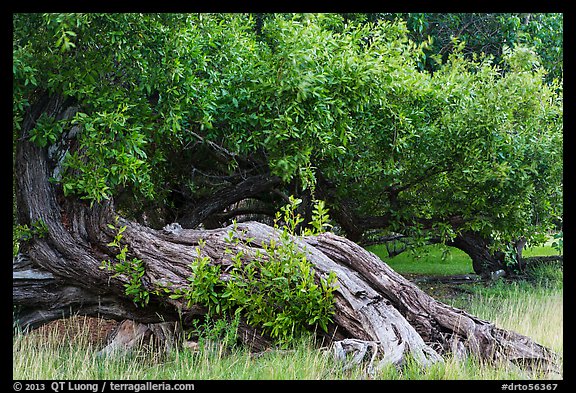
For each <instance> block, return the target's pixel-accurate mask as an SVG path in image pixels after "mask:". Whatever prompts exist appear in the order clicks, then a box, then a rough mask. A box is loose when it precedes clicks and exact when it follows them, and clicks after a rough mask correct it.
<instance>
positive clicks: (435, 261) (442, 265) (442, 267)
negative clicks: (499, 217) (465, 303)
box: [366, 240, 558, 275]
mask: <svg viewBox="0 0 576 393" xmlns="http://www.w3.org/2000/svg"><path fill="white" fill-rule="evenodd" d="M366 249H367V250H368V251H371V252H373V253H374V254H376V255H377V256H378V257H379V258H380V259H382V260H383V261H384V262H386V263H387V264H388V265H389V266H390V267H391V268H392V269H394V270H395V271H397V272H399V273H402V274H422V275H458V274H472V273H474V270H473V269H472V259H470V257H469V256H468V255H467V254H466V253H465V252H464V251H462V250H459V249H457V248H455V247H449V246H445V245H442V244H433V245H429V246H423V247H416V248H414V249H411V250H407V251H405V252H403V253H401V254H399V255H396V256H394V257H392V258H390V257H389V256H388V250H387V249H386V247H385V246H384V245H382V244H377V245H373V246H368V247H366ZM546 255H558V251H556V249H554V248H553V247H552V240H549V241H547V242H546V243H545V244H544V245H542V246H533V247H530V248H525V249H524V250H523V252H522V256H523V257H532V256H546Z"/></svg>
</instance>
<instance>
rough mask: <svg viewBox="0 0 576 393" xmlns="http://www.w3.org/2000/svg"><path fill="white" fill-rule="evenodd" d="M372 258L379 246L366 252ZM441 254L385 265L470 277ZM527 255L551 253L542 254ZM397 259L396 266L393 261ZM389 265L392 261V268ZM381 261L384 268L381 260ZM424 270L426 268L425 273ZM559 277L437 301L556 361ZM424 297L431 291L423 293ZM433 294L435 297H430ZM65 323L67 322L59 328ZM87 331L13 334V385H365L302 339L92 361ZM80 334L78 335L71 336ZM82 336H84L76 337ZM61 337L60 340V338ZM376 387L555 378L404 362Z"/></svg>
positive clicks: (537, 276)
mask: <svg viewBox="0 0 576 393" xmlns="http://www.w3.org/2000/svg"><path fill="white" fill-rule="evenodd" d="M372 248H373V249H374V248H375V249H376V251H378V247H372ZM442 251H443V250H442V249H441V248H439V247H437V246H432V247H430V250H429V252H428V253H426V254H424V256H423V257H421V258H417V259H415V258H412V259H411V258H410V255H411V254H410V253H403V254H405V255H403V254H401V255H400V256H397V257H395V258H390V266H391V267H392V268H394V269H395V270H397V271H398V272H400V273H404V274H405V273H421V274H461V273H470V271H471V263H470V261H467V260H466V258H467V257H466V258H464V257H463V256H462V255H460V253H459V252H454V250H451V252H450V253H449V254H448V255H447V258H446V259H445V260H444V261H436V260H434V256H436V258H437V257H439V256H441V253H442ZM530 253H535V254H539V255H542V254H543V253H548V255H549V254H554V253H555V251H554V250H549V249H546V248H542V249H533V250H531V251H530ZM401 256H402V259H398V258H399V257H401ZM392 260H394V261H392ZM387 262H388V261H387ZM426 265H429V266H426ZM562 278H563V272H562V268H561V267H558V266H554V265H544V266H539V267H535V268H534V269H533V270H532V271H531V272H530V274H529V276H528V278H527V279H525V280H523V281H515V282H507V281H504V280H499V281H496V282H492V283H490V284H488V285H487V284H484V283H475V284H468V285H467V286H462V288H463V289H465V292H462V291H458V293H459V295H458V296H447V297H440V298H439V300H441V301H443V302H446V303H448V304H452V305H453V306H455V307H459V308H462V309H464V310H466V311H468V312H470V313H471V314H473V315H476V316H478V317H480V318H482V319H486V320H489V321H491V322H494V323H495V324H496V325H497V326H499V327H502V328H505V329H509V330H513V331H516V332H518V333H521V334H524V335H527V336H529V337H531V338H532V339H534V340H535V341H536V342H538V343H540V344H543V345H545V346H547V347H549V348H551V349H552V350H554V351H556V352H557V353H558V354H560V355H562V353H563V298H562V291H563V280H562ZM423 289H425V290H427V291H428V290H431V288H423ZM431 292H434V291H431ZM64 323H65V324H66V323H68V322H64ZM88 330H89V328H88V326H85V329H82V327H81V328H80V329H77V328H75V329H74V328H73V327H72V326H70V329H64V331H62V330H60V331H55V330H54V331H50V330H49V329H47V330H45V331H44V333H43V334H28V335H22V334H21V333H19V332H15V333H14V335H13V357H12V371H13V378H14V379H33V380H42V379H44V380H46V379H48V380H55V379H56V380H57V379H66V380H77V379H82V380H98V379H108V380H119V379H131V380H157V379H163V380H210V379H215V380H343V379H347V380H359V379H366V378H368V376H367V374H366V370H365V369H364V368H362V367H357V368H353V369H351V370H347V371H343V370H342V367H341V365H340V364H338V363H337V362H336V361H335V360H334V358H333V356H332V352H331V351H327V350H321V349H318V348H317V347H315V346H314V345H313V343H312V342H311V341H310V340H307V339H303V340H301V342H298V343H297V344H296V345H295V346H294V348H293V350H291V351H271V352H269V353H264V354H262V356H253V355H251V354H250V353H249V352H248V351H247V350H245V349H243V348H240V347H238V348H236V347H234V348H232V349H229V350H223V348H222V347H221V346H218V345H216V344H214V343H213V342H211V341H207V342H206V343H205V344H204V345H203V346H202V347H201V349H200V350H199V351H192V350H190V349H188V348H182V349H179V350H175V351H173V352H172V353H170V354H168V355H165V356H159V355H158V354H157V352H154V351H142V352H139V353H134V354H131V355H126V356H118V357H114V358H107V359H102V358H99V357H97V356H96V352H97V351H98V350H99V349H101V347H102V345H101V344H95V343H94V342H93V340H90V338H89V333H88ZM78 331H80V334H78ZM82 332H84V333H82ZM62 335H64V336H62ZM371 378H374V379H380V380H422V379H425V380H518V379H531V380H532V379H533V380H541V379H555V378H558V376H550V375H544V374H542V373H538V372H533V373H525V372H521V371H519V370H518V369H512V368H509V367H505V366H503V365H500V366H497V365H486V364H480V363H479V362H478V361H476V360H474V359H472V358H469V359H465V360H464V361H462V360H457V359H454V358H452V357H448V358H447V359H445V362H444V363H441V364H435V365H433V366H431V367H429V368H427V369H420V368H419V367H417V366H416V365H415V364H414V363H413V362H410V361H408V362H407V363H406V364H405V366H404V367H402V368H400V369H396V368H395V367H385V368H384V369H382V370H381V371H380V372H379V373H377V374H376V375H373V376H371Z"/></svg>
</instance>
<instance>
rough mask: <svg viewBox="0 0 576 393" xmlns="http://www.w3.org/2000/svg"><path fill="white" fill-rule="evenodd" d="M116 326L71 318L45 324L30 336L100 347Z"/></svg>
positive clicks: (103, 320) (87, 318) (96, 320)
mask: <svg viewBox="0 0 576 393" xmlns="http://www.w3.org/2000/svg"><path fill="white" fill-rule="evenodd" d="M117 324H118V322H117V321H114V320H109V319H103V318H97V317H86V316H73V317H70V318H65V319H58V320H56V321H52V322H50V323H47V324H46V325H43V326H41V327H39V328H38V329H36V330H34V331H33V332H31V333H30V334H34V335H39V336H44V338H45V339H53V340H58V341H61V342H70V341H74V342H84V343H86V344H91V345H93V346H95V347H102V346H104V345H105V343H106V339H107V337H108V334H109V333H110V332H111V331H112V330H113V329H114V328H115V327H116V325H117Z"/></svg>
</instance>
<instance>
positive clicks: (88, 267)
mask: <svg viewBox="0 0 576 393" xmlns="http://www.w3.org/2000/svg"><path fill="white" fill-rule="evenodd" d="M42 112H48V114H50V115H54V116H56V118H58V117H61V116H70V115H71V113H73V110H71V109H70V108H69V107H68V106H67V104H66V103H65V102H64V100H62V99H59V98H58V97H57V96H53V97H46V98H45V99H43V100H41V101H40V102H39V103H38V104H37V105H35V106H33V107H32V108H31V111H30V113H29V115H28V116H27V117H26V119H25V121H24V124H23V133H24V134H23V138H22V140H21V141H20V143H19V146H18V151H17V165H16V170H17V181H18V202H19V211H20V220H21V222H22V223H27V224H31V223H32V222H35V221H37V220H42V221H43V222H44V224H45V225H46V227H47V229H48V231H47V234H46V235H45V236H42V237H34V238H33V239H31V240H30V241H27V242H26V243H25V244H24V245H23V246H22V255H21V256H20V257H19V258H16V259H14V261H13V300H14V304H15V306H17V308H18V312H17V314H16V316H15V317H16V318H17V319H18V322H19V323H20V324H21V325H22V326H23V327H24V328H34V327H37V326H39V325H41V324H43V323H46V322H48V321H50V320H53V319H56V318H59V317H61V316H62V315H68V314H70V313H71V312H73V313H80V314H88V315H101V316H105V317H111V318H115V319H118V320H121V319H131V320H134V321H137V322H141V323H145V324H149V323H158V322H169V321H176V320H180V321H181V323H182V324H184V325H186V324H188V323H190V321H191V320H192V319H194V318H197V317H198V316H201V315H203V314H205V312H206V310H205V309H204V308H203V307H202V306H201V305H192V306H191V307H188V305H187V304H186V301H185V300H182V299H170V298H169V297H164V296H154V295H151V299H150V302H149V304H148V306H146V307H137V306H135V305H134V303H133V302H132V301H131V300H130V299H129V298H128V297H127V296H126V295H125V293H124V284H126V283H127V282H128V278H127V277H125V276H122V275H121V276H119V277H116V278H114V277H112V273H111V272H109V271H107V270H105V269H101V268H100V266H101V262H102V261H103V260H107V259H111V258H113V257H114V255H115V254H116V251H115V250H114V249H112V248H111V247H110V246H109V245H108V243H109V242H110V241H111V240H112V239H113V238H114V236H115V234H116V232H115V230H114V229H112V228H110V227H109V226H108V224H111V223H115V222H116V217H117V213H116V212H115V211H114V207H113V204H112V203H111V202H105V203H101V204H95V205H94V206H92V207H91V206H90V205H88V204H86V203H83V202H81V201H78V200H76V199H73V198H64V197H63V196H62V195H61V194H60V193H59V191H58V189H57V187H56V186H55V185H53V184H51V183H50V182H48V178H49V177H50V176H52V171H53V169H54V166H55V163H54V162H52V161H51V159H50V157H49V155H48V150H47V149H42V148H39V147H38V146H36V145H34V144H32V143H30V142H29V141H28V140H27V137H26V133H27V132H28V131H29V130H30V129H31V128H32V127H33V125H34V124H35V120H36V119H37V118H38V116H39V115H40V114H41V113H42ZM68 135H69V134H68ZM64 142H66V141H65V140H64ZM62 146H64V148H65V146H67V144H66V143H63V144H62ZM116 225H117V226H118V227H120V226H125V227H126V229H125V231H124V232H123V238H122V242H123V243H124V244H126V245H128V249H129V257H130V258H133V257H135V258H138V259H140V260H142V261H143V263H144V267H145V274H144V275H143V277H142V278H141V282H142V285H143V286H144V288H145V289H146V290H148V291H149V292H153V291H154V290H155V289H158V288H160V287H163V286H166V285H171V286H172V287H173V288H178V287H185V286H187V285H188V281H187V278H188V277H189V276H190V275H191V271H190V268H189V266H188V265H189V264H190V263H191V262H192V261H194V260H195V259H196V258H197V256H198V255H197V249H198V246H199V245H200V243H201V242H205V245H204V246H203V247H202V248H201V254H202V256H204V257H207V258H209V260H210V263H211V264H217V265H221V266H222V267H224V269H223V271H224V272H226V267H228V266H230V265H231V264H232V261H231V257H230V255H229V254H227V253H225V252H224V250H225V249H227V248H230V247H236V249H235V251H243V253H244V255H246V256H248V257H249V256H251V255H255V254H256V251H260V252H261V253H262V254H263V255H264V257H265V255H266V253H265V251H264V245H265V244H267V243H269V241H270V239H271V238H275V237H277V236H278V233H277V230H275V229H274V228H272V227H270V226H267V225H265V224H261V223H257V222H247V223H241V224H238V231H237V232H236V236H239V237H242V238H243V239H244V240H246V239H250V240H249V241H246V242H240V243H238V244H237V245H235V246H232V245H231V244H229V242H227V241H226V237H227V236H228V233H229V231H230V230H231V229H232V228H219V229H213V230H194V229H182V228H181V227H179V226H174V227H173V228H174V229H169V228H167V229H165V230H155V229H151V228H148V227H145V226H142V225H140V224H138V223H136V222H132V221H129V220H126V219H124V218H119V219H118V221H117V224H116ZM292 240H293V241H294V242H295V243H296V244H297V245H298V247H300V248H301V249H302V250H305V252H306V253H307V256H308V259H309V261H310V262H311V263H312V264H313V265H314V268H315V270H316V274H317V275H318V276H325V275H327V274H329V273H330V272H334V273H335V274H336V276H337V279H338V289H337V290H336V292H335V310H336V311H335V315H334V317H333V323H332V324H331V325H329V326H328V332H321V333H318V335H319V338H323V339H324V340H325V341H327V342H331V341H340V340H344V339H356V340H363V341H366V342H370V343H375V345H376V346H377V348H378V355H379V356H378V358H379V359H380V360H379V361H380V362H383V363H386V362H391V363H394V364H401V363H402V362H403V361H404V360H405V359H406V357H407V356H411V357H413V358H414V359H415V360H416V361H417V362H418V363H419V364H421V365H423V366H426V365H429V364H432V363H435V362H439V361H442V359H443V356H445V355H446V354H449V353H456V354H458V355H465V354H473V355H475V356H477V357H479V358H480V359H483V360H486V361H498V360H505V361H510V362H513V363H516V364H531V365H533V364H539V365H541V366H544V367H547V368H549V369H552V370H555V369H556V367H557V357H556V355H555V354H554V353H553V352H552V351H550V350H549V349H547V348H545V347H543V346H541V345H539V344H537V343H535V342H533V341H532V340H531V339H529V338H528V337H525V336H522V335H520V334H517V333H514V332H511V331H506V330H503V329H500V328H498V327H496V326H494V325H493V324H492V323H490V322H488V321H484V320H481V319H479V318H477V317H475V316H473V315H470V314H468V313H466V312H465V311H463V310H459V309H456V308H453V307H450V306H448V305H445V304H443V303H441V302H438V301H436V300H435V299H433V298H431V297H430V296H428V295H427V294H426V293H425V292H423V291H422V290H420V289H419V288H418V287H417V286H415V285H414V284H412V283H411V282H409V281H408V280H406V279H404V278H403V277H402V276H401V275H399V274H397V273H395V272H394V271H393V270H392V269H390V268H389V267H388V266H387V265H386V264H385V263H383V262H382V261H381V260H380V259H379V258H378V257H377V256H376V255H374V254H372V253H370V252H368V251H366V250H364V249H363V248H362V247H360V246H359V245H357V244H355V243H353V242H352V241H350V240H348V239H346V238H343V237H339V236H336V235H334V234H330V233H325V234H322V235H319V236H312V237H305V238H293V239H292ZM221 278H222V279H227V278H228V277H227V275H226V273H224V274H223V276H222V277H221ZM179 315H181V318H180V317H179ZM184 327H185V326H184ZM239 333H240V339H241V340H242V341H243V342H244V343H245V344H247V345H250V346H251V347H253V348H254V349H255V350H262V349H264V348H266V347H267V346H269V345H271V344H272V343H271V340H270V338H269V337H267V336H266V335H265V334H263V333H262V331H261V330H259V329H258V328H257V327H251V326H249V325H247V324H246V323H245V321H241V324H240V331H239ZM371 345H372V344H371ZM340 346H341V347H342V345H340ZM556 371H558V370H556Z"/></svg>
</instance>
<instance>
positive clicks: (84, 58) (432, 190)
mask: <svg viewBox="0 0 576 393" xmlns="http://www.w3.org/2000/svg"><path fill="white" fill-rule="evenodd" d="M426 15H428V16H426V17H424V16H417V15H409V17H406V19H407V20H408V24H407V23H406V22H404V21H403V20H401V19H398V16H399V15H395V16H394V18H391V17H390V18H384V17H382V18H375V21H367V19H366V18H365V17H364V18H362V17H360V16H358V17H357V18H351V17H350V15H348V16H346V15H345V16H342V15H337V14H296V15H291V14H290V15H288V14H273V15H266V17H262V16H261V15H260V16H259V17H256V16H252V15H247V14H190V15H185V14H176V15H175V14H15V15H14V20H13V25H14V38H13V58H14V66H13V76H14V90H13V107H14V123H13V124H14V130H15V133H17V132H18V129H19V125H20V123H21V121H22V119H23V116H24V113H25V110H26V108H27V107H28V105H29V104H30V103H32V102H34V101H35V100H37V99H38V98H39V97H41V96H42V95H43V94H60V95H62V96H64V97H67V98H69V99H70V100H71V101H72V102H74V103H76V104H77V106H78V113H77V114H76V115H75V116H74V117H73V119H71V120H68V121H62V120H57V119H52V118H48V117H43V118H42V119H41V121H38V124H37V126H36V128H35V129H34V130H33V132H31V133H30V136H29V137H30V138H31V139H32V140H33V141H34V142H36V143H38V144H39V145H41V146H50V145H52V144H54V143H55V142H56V141H57V140H59V139H60V137H61V136H62V134H63V132H64V131H65V130H70V129H73V130H75V131H76V132H77V133H76V138H77V142H78V145H77V148H76V149H74V150H71V151H69V153H67V154H66V156H65V157H63V158H62V172H60V173H57V174H56V175H55V177H56V178H55V179H54V182H55V183H56V184H59V185H60V186H61V187H62V191H63V193H64V195H67V196H69V195H74V196H78V197H80V198H85V199H87V200H88V201H90V202H91V203H97V202H99V201H102V200H103V199H107V198H111V197H114V198H115V199H116V201H117V203H118V204H119V205H120V207H121V211H123V212H124V213H125V214H128V215H132V216H133V217H135V218H137V219H142V217H144V216H148V217H149V216H152V215H154V214H157V213H158V212H162V213H163V214H164V216H165V219H166V220H176V219H178V217H181V216H182V215H184V214H185V212H184V211H185V210H186V209H189V208H190V206H197V205H198V204H201V203H203V202H205V201H208V200H210V199H211V198H217V197H218V194H219V192H220V191H221V190H223V189H230V188H231V187H232V188H233V187H239V184H240V182H242V181H244V180H246V179H248V178H253V177H254V176H257V175H263V176H264V175H265V176H266V179H270V177H278V178H279V179H280V181H279V182H275V183H273V185H272V186H270V187H267V188H264V189H263V191H261V192H259V193H258V194H257V195H241V194H238V195H239V196H238V200H235V201H234V203H238V202H241V201H246V200H247V199H248V198H257V199H258V201H257V202H258V203H261V204H269V205H272V207H273V209H272V210H273V211H274V210H277V208H278V206H281V204H283V203H284V199H282V195H284V197H285V196H286V195H290V194H295V195H300V196H302V197H305V196H306V195H308V196H312V197H313V196H318V197H321V198H322V199H325V200H326V203H327V205H328V206H329V207H330V209H331V212H333V213H334V214H333V216H332V217H333V218H334V220H335V224H337V227H341V228H342V229H343V230H344V231H345V232H346V233H349V234H350V233H352V232H353V229H354V230H358V232H359V234H360V235H361V234H362V233H364V232H365V231H368V230H370V229H384V230H385V231H395V232H401V233H406V234H410V235H415V236H419V237H422V238H424V239H425V238H431V237H437V238H440V239H442V240H449V239H452V238H454V237H455V236H457V235H458V234H459V233H461V232H463V231H473V232H475V233H480V234H482V236H485V237H486V238H490V239H494V240H495V241H496V243H495V244H496V245H499V244H503V243H506V242H509V241H511V240H513V239H516V238H518V237H519V236H526V237H528V238H529V240H530V241H539V240H541V237H539V235H540V234H543V233H546V231H548V230H549V229H551V228H552V227H553V226H554V225H558V222H559V221H561V217H562V171H563V169H562V143H563V142H562V141H563V136H562V127H563V124H562V94H563V93H562V85H561V79H558V78H559V77H560V78H561V70H559V69H558V67H560V68H561V67H562V63H561V62H558V58H561V56H560V57H558V54H559V53H561V47H562V45H561V42H562V41H561V32H560V31H558V29H561V23H562V22H561V15H560V16H558V15H551V16H548V15H539V14H538V15H536V14H534V15H532V16H530V18H529V20H530V21H531V22H530V23H528V24H522V21H521V20H520V19H518V18H520V17H519V16H508V17H505V16H494V17H488V16H485V17H483V18H480V17H479V16H478V15H476V19H470V20H474V21H476V22H475V23H477V24H475V25H474V26H484V27H486V26H487V24H488V23H499V26H501V25H503V24H511V25H510V26H512V27H510V28H509V29H508V30H502V31H501V32H499V33H498V35H496V36H492V35H491V36H490V37H488V38H489V42H488V41H487V42H484V44H485V45H488V46H489V45H495V44H496V43H502V45H499V46H498V50H490V51H484V52H485V53H486V54H481V53H480V52H481V51H480V50H474V51H473V53H471V52H470V49H469V48H470V46H468V45H467V42H466V41H463V40H466V39H467V40H471V39H472V38H473V37H474V36H473V35H472V34H469V35H467V36H466V35H464V36H462V37H461V38H462V39H460V40H459V39H457V38H454V39H452V40H450V50H449V51H444V52H442V51H441V49H438V48H444V47H445V46H446V45H447V44H446V40H445V39H440V38H437V39H430V40H428V39H421V40H420V39H417V38H418V37H416V35H415V31H416V30H418V34H420V36H421V38H423V37H424V34H425V33H426V32H433V29H434V28H437V29H440V30H441V31H442V32H444V31H446V30H450V29H454V27H450V26H452V25H451V23H452V24H456V20H457V18H460V19H459V20H460V21H461V20H462V18H463V17H460V16H457V15H454V16H450V17H448V16H446V15H447V14H440V15H438V16H437V17H436V20H435V21H434V20H432V19H428V18H432V17H431V16H430V15H429V14H426ZM442 15H444V16H442ZM400 16H401V15H400ZM442 18H444V19H442ZM515 18H516V19H515ZM386 19H390V20H386ZM392 19H393V20H392ZM518 20H520V22H518V23H520V25H518V23H517V21H518ZM418 21H420V22H418ZM515 21H516V22H515ZM418 23H420V25H421V26H423V27H422V29H416V30H414V29H415V26H420V25H418ZM472 25H473V24H472V23H470V26H472ZM434 26H436V27H434ZM443 26H444V27H443ZM534 26H536V27H534ZM538 26H540V27H541V28H538ZM533 27H534V28H535V29H536V31H532V30H531V29H533ZM441 28H442V29H441ZM440 30H436V31H437V32H438V34H437V37H441V36H442V37H444V35H442V34H444V33H442V34H440ZM499 31H500V30H499ZM520 33H522V34H520ZM410 37H412V39H410ZM558 37H560V38H558ZM488 38H487V39H488ZM550 42H554V46H553V45H549V43H550ZM472 44H473V47H480V48H482V47H483V46H482V45H484V44H482V43H478V42H473V43H472ZM504 44H506V45H504ZM438 45H440V46H438ZM488 46H486V47H487V48H488ZM432 52H436V53H440V52H442V54H443V55H445V56H444V57H445V58H444V59H441V58H440V57H436V60H435V63H434V66H433V72H430V71H431V70H430V67H426V66H425V65H423V63H422V61H423V59H424V55H426V54H428V55H430V53H432ZM491 53H492V54H491ZM539 54H540V56H539ZM495 56H496V57H495ZM543 65H545V66H548V68H549V71H550V75H554V76H556V79H554V78H550V77H548V75H549V74H547V71H546V68H545V67H543ZM15 140H16V139H15ZM271 184H272V183H271ZM312 197H310V198H308V199H309V200H312V199H313V198H312ZM244 203H247V202H244ZM230 205H231V204H230V203H227V204H226V205H224V206H221V207H219V208H218V209H216V210H215V212H214V213H223V212H227V211H230V210H231V208H230V207H229V206H230ZM304 205H306V204H305V203H304V204H303V207H304V208H305V207H306V206H304ZM235 206H236V205H235ZM258 206H259V209H260V211H261V210H262V206H261V205H258ZM309 206H311V205H310V204H309ZM236 207H237V206H236ZM244 207H245V206H244ZM310 209H311V207H310ZM245 210H246V209H245ZM342 217H352V221H353V225H348V224H347V223H346V222H345V221H346V220H344V219H342ZM167 222H170V221H167ZM351 228H352V229H351Z"/></svg>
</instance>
